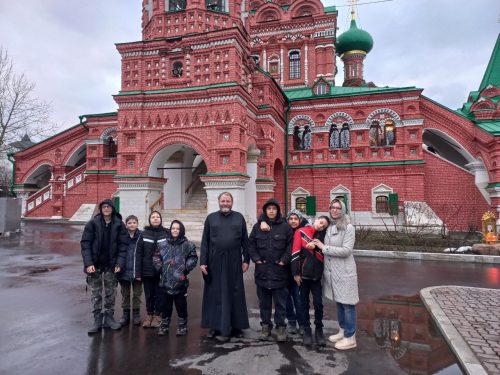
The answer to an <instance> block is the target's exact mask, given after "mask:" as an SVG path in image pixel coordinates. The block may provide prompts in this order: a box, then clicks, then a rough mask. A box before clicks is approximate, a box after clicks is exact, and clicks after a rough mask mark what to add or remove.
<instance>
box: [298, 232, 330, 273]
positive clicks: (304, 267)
mask: <svg viewBox="0 0 500 375" xmlns="http://www.w3.org/2000/svg"><path fill="white" fill-rule="evenodd" d="M315 235H316V230H315V229H314V228H313V227H312V226H310V225H308V226H305V227H303V228H299V229H297V230H296V231H295V234H294V236H293V245H292V261H291V265H292V275H294V276H297V275H298V276H300V277H302V278H303V279H309V280H321V278H322V277H323V267H324V256H323V253H322V252H321V250H320V249H319V248H318V247H315V248H314V249H307V248H306V245H307V244H308V243H309V242H311V241H312V240H313V239H314V238H316V237H315Z"/></svg>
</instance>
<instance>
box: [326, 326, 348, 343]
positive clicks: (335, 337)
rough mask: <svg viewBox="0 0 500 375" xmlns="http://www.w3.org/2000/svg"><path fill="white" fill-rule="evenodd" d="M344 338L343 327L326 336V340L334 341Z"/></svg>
mask: <svg viewBox="0 0 500 375" xmlns="http://www.w3.org/2000/svg"><path fill="white" fill-rule="evenodd" d="M343 338H344V329H343V328H340V329H339V331H338V332H337V333H336V334H335V335H331V336H330V337H328V341H330V342H333V343H336V342H339V341H340V340H342V339H343Z"/></svg>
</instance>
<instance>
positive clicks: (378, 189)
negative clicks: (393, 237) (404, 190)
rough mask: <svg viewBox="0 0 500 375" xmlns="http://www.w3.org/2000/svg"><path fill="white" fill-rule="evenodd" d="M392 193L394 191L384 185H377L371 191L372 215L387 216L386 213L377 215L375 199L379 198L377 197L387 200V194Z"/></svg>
mask: <svg viewBox="0 0 500 375" xmlns="http://www.w3.org/2000/svg"><path fill="white" fill-rule="evenodd" d="M393 192H394V190H393V189H392V188H391V187H389V186H387V185H385V184H379V185H377V186H375V187H374V188H373V189H372V191H371V193H372V194H371V195H372V213H373V214H375V215H389V214H388V213H377V209H376V204H377V202H376V200H377V197H379V196H384V197H387V200H389V194H392V193H393Z"/></svg>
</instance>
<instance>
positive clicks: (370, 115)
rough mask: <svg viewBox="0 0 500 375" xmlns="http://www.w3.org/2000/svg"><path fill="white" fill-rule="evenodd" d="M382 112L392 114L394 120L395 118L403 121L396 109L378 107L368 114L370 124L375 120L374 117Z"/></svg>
mask: <svg viewBox="0 0 500 375" xmlns="http://www.w3.org/2000/svg"><path fill="white" fill-rule="evenodd" d="M381 113H383V114H387V115H389V116H391V118H392V119H393V120H395V121H396V122H401V118H400V117H399V115H398V114H397V112H396V111H394V110H393V109H390V108H379V109H376V110H375V111H373V112H372V113H370V114H369V115H368V117H367V118H366V122H367V123H368V124H371V122H372V121H373V118H374V117H375V116H376V115H379V114H381Z"/></svg>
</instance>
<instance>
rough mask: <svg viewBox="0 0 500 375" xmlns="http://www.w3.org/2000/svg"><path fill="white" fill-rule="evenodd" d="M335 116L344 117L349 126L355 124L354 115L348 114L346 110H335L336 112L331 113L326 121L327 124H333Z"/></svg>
mask: <svg viewBox="0 0 500 375" xmlns="http://www.w3.org/2000/svg"><path fill="white" fill-rule="evenodd" d="M335 117H343V118H345V119H346V121H347V123H348V124H349V127H351V125H353V124H354V120H353V119H352V117H351V116H350V115H349V114H348V113H345V112H335V113H334V114H332V115H330V116H329V117H328V118H327V119H326V121H325V126H330V125H332V124H333V119H334V118H335Z"/></svg>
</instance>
